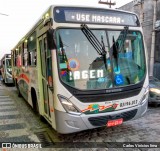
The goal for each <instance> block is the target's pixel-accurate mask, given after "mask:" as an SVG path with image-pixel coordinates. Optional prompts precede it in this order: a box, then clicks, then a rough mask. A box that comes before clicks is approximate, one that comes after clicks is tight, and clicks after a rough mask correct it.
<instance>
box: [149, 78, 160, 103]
mask: <svg viewBox="0 0 160 151" xmlns="http://www.w3.org/2000/svg"><path fill="white" fill-rule="evenodd" d="M148 102H149V104H154V105H155V106H158V104H160V80H158V79H157V78H155V77H153V76H151V77H149V100H148Z"/></svg>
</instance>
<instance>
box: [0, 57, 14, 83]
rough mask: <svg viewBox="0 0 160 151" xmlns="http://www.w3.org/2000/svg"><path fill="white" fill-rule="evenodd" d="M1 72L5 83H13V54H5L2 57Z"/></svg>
mask: <svg viewBox="0 0 160 151" xmlns="http://www.w3.org/2000/svg"><path fill="white" fill-rule="evenodd" d="M1 74H2V80H3V82H4V83H5V84H13V79H12V66H11V54H5V55H4V56H3V58H2V59H1Z"/></svg>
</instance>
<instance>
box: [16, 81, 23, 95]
mask: <svg viewBox="0 0 160 151" xmlns="http://www.w3.org/2000/svg"><path fill="white" fill-rule="evenodd" d="M16 87H17V92H18V97H22V94H21V92H20V90H19V86H18V83H17V82H16Z"/></svg>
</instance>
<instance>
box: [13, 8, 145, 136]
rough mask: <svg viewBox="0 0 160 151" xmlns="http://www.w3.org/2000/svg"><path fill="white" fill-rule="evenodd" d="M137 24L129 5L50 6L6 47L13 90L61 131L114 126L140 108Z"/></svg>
mask: <svg viewBox="0 0 160 151" xmlns="http://www.w3.org/2000/svg"><path fill="white" fill-rule="evenodd" d="M146 56H147V54H146V47H145V45H144V39H143V32H142V27H141V25H140V22H139V19H138V17H137V16H136V15H135V14H133V13H130V12H125V11H120V10H113V9H106V8H101V7H99V8H98V7H88V6H87V7H84V6H83V7H81V6H79V7H77V6H50V7H49V9H48V10H47V11H46V12H45V13H44V14H43V15H42V16H41V18H40V19H39V21H38V22H37V23H36V24H35V26H34V27H33V28H32V29H31V30H30V31H29V32H28V33H27V34H26V35H25V36H24V37H23V38H22V39H21V40H20V41H19V43H18V44H17V45H16V46H15V47H14V49H13V50H12V65H13V68H12V70H13V75H12V76H13V79H14V81H15V84H16V86H17V90H18V94H19V95H22V96H23V97H24V98H25V100H27V101H28V103H29V104H30V105H31V106H32V107H33V109H34V110H35V111H37V112H38V113H39V114H40V115H41V116H43V117H44V118H45V119H46V120H47V121H48V122H49V123H50V124H51V125H52V127H53V128H54V129H55V130H57V131H58V132H59V133H64V134H65V133H73V132H77V131H82V130H86V129H93V128H97V127H102V126H107V127H110V126H116V125H119V124H122V123H123V122H125V121H128V120H131V119H137V118H139V117H141V116H143V115H144V114H145V112H146V111H147V106H148V69H147V59H146Z"/></svg>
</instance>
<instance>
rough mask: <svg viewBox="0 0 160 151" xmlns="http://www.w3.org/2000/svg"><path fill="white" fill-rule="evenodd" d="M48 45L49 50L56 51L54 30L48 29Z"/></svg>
mask: <svg viewBox="0 0 160 151" xmlns="http://www.w3.org/2000/svg"><path fill="white" fill-rule="evenodd" d="M47 44H48V49H49V50H52V49H56V44H55V41H54V29H48V31H47Z"/></svg>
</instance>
